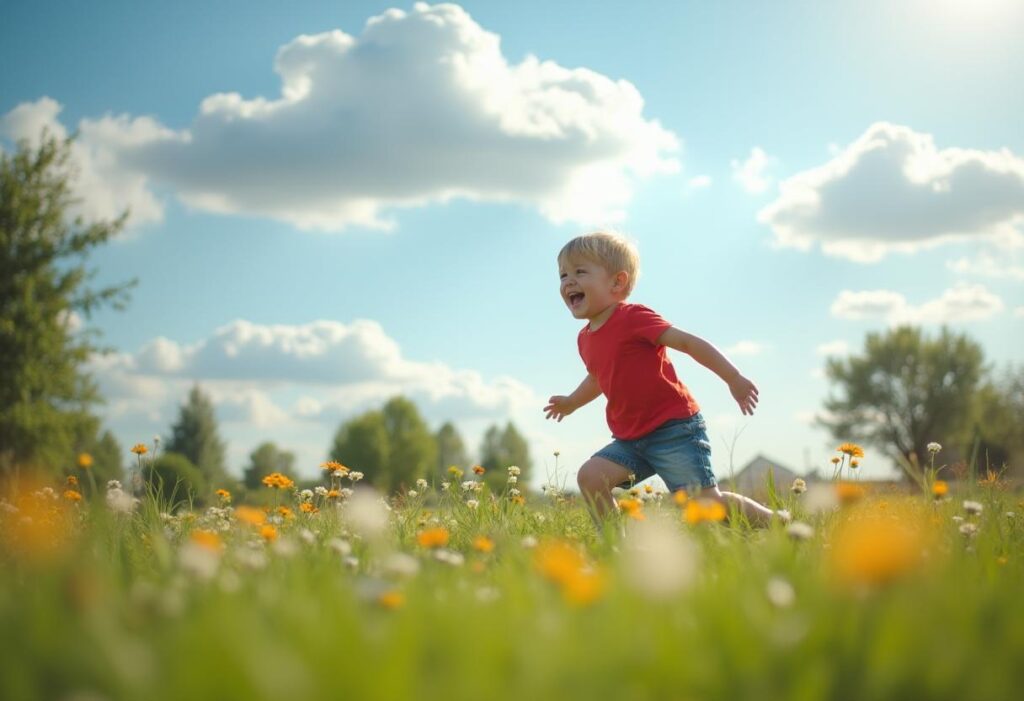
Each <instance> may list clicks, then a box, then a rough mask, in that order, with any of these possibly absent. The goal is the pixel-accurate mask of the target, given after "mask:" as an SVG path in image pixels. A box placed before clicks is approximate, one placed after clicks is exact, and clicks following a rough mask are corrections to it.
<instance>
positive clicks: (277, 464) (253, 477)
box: [242, 441, 295, 490]
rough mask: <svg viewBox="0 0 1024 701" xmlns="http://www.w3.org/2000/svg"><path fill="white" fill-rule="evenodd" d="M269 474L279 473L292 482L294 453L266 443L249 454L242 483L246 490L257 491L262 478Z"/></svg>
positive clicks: (268, 442) (261, 484)
mask: <svg viewBox="0 0 1024 701" xmlns="http://www.w3.org/2000/svg"><path fill="white" fill-rule="evenodd" d="M271 472H280V473H281V474H282V475H285V476H287V477H290V478H291V479H293V480H294V479H295V453H291V452H288V451H284V450H280V449H279V448H278V447H277V445H276V444H274V443H272V442H270V441H267V442H265V443H260V445H259V446H258V447H257V448H256V450H254V451H252V453H250V454H249V465H248V466H247V467H246V468H245V471H244V472H243V473H242V481H243V482H244V484H245V487H246V489H252V490H259V489H260V488H262V487H263V478H264V477H266V476H267V475H269V474H270V473H271Z"/></svg>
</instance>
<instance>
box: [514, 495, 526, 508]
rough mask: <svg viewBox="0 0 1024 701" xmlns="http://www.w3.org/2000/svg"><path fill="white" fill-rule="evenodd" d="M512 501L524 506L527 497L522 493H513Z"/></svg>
mask: <svg viewBox="0 0 1024 701" xmlns="http://www.w3.org/2000/svg"><path fill="white" fill-rule="evenodd" d="M512 503H513V504H516V505H517V506H523V505H524V504H526V497H524V496H522V495H521V494H513V495H512Z"/></svg>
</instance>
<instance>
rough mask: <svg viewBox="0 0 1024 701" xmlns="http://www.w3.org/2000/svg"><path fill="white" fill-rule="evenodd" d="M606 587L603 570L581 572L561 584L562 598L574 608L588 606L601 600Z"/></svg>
mask: <svg viewBox="0 0 1024 701" xmlns="http://www.w3.org/2000/svg"><path fill="white" fill-rule="evenodd" d="M606 585H607V577H606V576H605V574H604V571H603V570H598V569H595V570H589V569H588V570H582V571H580V572H577V573H576V575H575V576H573V577H570V578H569V579H568V580H566V581H565V582H564V583H563V584H562V596H563V598H565V600H566V601H567V602H568V603H570V604H573V605H574V606H588V605H589V604H592V603H594V602H595V601H597V600H598V599H600V598H601V596H602V595H603V594H604V591H605V589H606V588H607V586H606Z"/></svg>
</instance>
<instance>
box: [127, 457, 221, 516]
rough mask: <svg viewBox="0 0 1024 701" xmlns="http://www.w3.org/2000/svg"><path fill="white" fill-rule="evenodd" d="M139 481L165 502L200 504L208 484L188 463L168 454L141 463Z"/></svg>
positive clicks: (184, 459)
mask: <svg viewBox="0 0 1024 701" xmlns="http://www.w3.org/2000/svg"><path fill="white" fill-rule="evenodd" d="M142 479H143V480H144V481H145V484H146V486H147V488H148V489H149V490H151V492H152V493H153V494H155V495H157V496H159V498H160V499H161V500H162V501H164V502H165V503H166V502H170V503H171V504H172V505H173V504H179V503H182V502H202V501H203V498H204V497H205V496H206V495H207V492H208V490H209V488H210V483H209V481H207V479H206V476H205V475H204V474H203V473H202V471H201V470H200V469H199V468H198V467H196V465H195V464H193V462H192V461H191V460H189V459H188V458H187V457H186V456H184V455H181V454H180V453H171V452H167V453H164V454H163V455H160V456H158V457H157V458H156V459H154V460H149V461H144V462H143V466H142Z"/></svg>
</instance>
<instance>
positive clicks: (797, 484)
mask: <svg viewBox="0 0 1024 701" xmlns="http://www.w3.org/2000/svg"><path fill="white" fill-rule="evenodd" d="M789 491H791V492H793V494H803V493H804V492H806V491H807V483H806V482H804V481H803V480H802V479H800V478H799V477H797V478H796V479H795V480H793V484H792V485H790V487H789Z"/></svg>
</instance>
